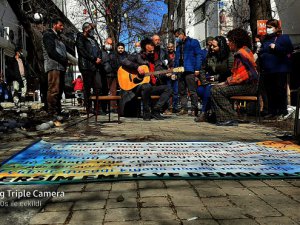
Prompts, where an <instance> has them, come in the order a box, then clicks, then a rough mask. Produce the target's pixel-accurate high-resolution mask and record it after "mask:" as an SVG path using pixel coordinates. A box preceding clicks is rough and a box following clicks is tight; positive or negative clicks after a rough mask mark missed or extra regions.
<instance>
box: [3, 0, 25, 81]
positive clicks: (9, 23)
mask: <svg viewBox="0 0 300 225" xmlns="http://www.w3.org/2000/svg"><path fill="white" fill-rule="evenodd" d="M0 19H1V20H0V73H2V74H3V75H4V78H5V65H6V61H7V59H8V57H12V56H14V50H15V47H16V46H20V47H23V49H24V53H25V55H26V36H27V35H26V33H25V32H24V29H23V27H22V26H21V25H20V23H19V21H18V19H17V16H16V15H15V13H14V12H13V10H12V8H11V7H10V5H9V4H8V2H7V1H6V0H0Z"/></svg>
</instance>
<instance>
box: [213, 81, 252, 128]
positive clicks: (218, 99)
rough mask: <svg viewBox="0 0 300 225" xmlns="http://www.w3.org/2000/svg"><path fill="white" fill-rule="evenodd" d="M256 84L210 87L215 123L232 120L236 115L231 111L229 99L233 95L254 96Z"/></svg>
mask: <svg viewBox="0 0 300 225" xmlns="http://www.w3.org/2000/svg"><path fill="white" fill-rule="evenodd" d="M256 92H257V84H242V85H232V86H218V85H215V86H212V88H211V101H212V109H213V111H214V112H215V114H216V119H217V122H224V121H228V120H234V119H236V117H237V113H236V112H235V111H234V110H233V108H232V104H231V102H230V97H231V96H235V95H255V94H256Z"/></svg>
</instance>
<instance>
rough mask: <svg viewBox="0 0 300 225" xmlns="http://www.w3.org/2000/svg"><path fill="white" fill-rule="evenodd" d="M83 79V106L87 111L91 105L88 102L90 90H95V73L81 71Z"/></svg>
mask: <svg viewBox="0 0 300 225" xmlns="http://www.w3.org/2000/svg"><path fill="white" fill-rule="evenodd" d="M81 74H82V78H83V87H84V91H83V94H84V105H85V107H86V108H87V109H91V107H92V103H91V101H90V96H91V89H92V88H93V90H94V91H95V90H97V89H96V71H91V70H83V71H81Z"/></svg>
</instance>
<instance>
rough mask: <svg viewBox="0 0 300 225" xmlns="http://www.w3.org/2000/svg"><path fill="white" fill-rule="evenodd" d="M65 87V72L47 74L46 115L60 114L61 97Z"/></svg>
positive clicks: (53, 71) (54, 71) (57, 71)
mask: <svg viewBox="0 0 300 225" xmlns="http://www.w3.org/2000/svg"><path fill="white" fill-rule="evenodd" d="M64 86H65V72H64V71H59V70H51V71H49V72H48V94H47V102H48V113H49V114H50V115H56V114H60V113H61V96H62V93H63V91H64Z"/></svg>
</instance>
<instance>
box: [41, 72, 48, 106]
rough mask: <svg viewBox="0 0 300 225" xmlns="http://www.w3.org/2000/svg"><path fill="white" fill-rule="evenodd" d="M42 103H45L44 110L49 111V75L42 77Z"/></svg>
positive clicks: (44, 74)
mask: <svg viewBox="0 0 300 225" xmlns="http://www.w3.org/2000/svg"><path fill="white" fill-rule="evenodd" d="M40 93H41V101H42V103H44V109H45V110H46V111H48V100H47V98H48V97H47V96H48V74H47V73H43V74H42V75H41V77H40Z"/></svg>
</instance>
